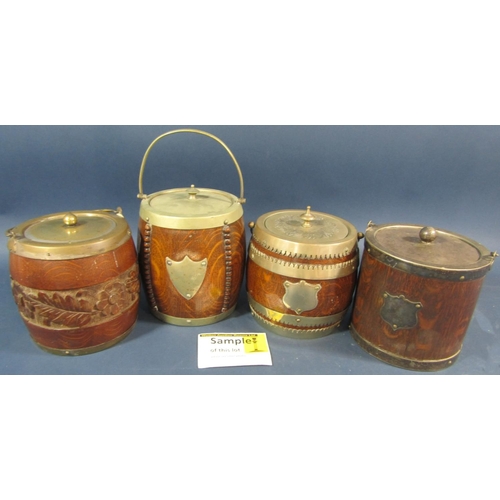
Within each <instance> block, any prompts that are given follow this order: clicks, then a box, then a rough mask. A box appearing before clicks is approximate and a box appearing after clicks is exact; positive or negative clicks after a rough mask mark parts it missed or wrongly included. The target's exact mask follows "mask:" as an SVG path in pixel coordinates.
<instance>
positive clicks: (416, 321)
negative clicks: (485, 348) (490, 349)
mask: <svg viewBox="0 0 500 500" xmlns="http://www.w3.org/2000/svg"><path fill="white" fill-rule="evenodd" d="M384 229H385V231H386V232H387V233H388V234H387V238H385V235H384ZM419 229H420V227H412V226H405V227H403V228H402V229H401V232H402V235H401V241H402V243H401V242H399V244H398V238H399V236H398V233H397V232H396V230H393V229H392V227H389V226H386V227H381V228H380V227H379V228H377V227H376V226H375V227H373V228H370V229H368V230H367V232H366V242H365V250H364V253H363V259H362V264H361V270H360V276H359V282H358V287H357V291H356V298H355V303H354V308H353V315H352V321H351V325H350V328H351V333H352V335H353V337H354V338H355V340H356V341H357V342H358V343H359V344H360V345H361V347H363V348H364V349H365V350H366V351H368V352H369V353H370V354H372V355H374V356H375V357H377V358H379V359H380V360H382V361H385V362H387V363H390V364H392V365H395V366H398V367H401V368H406V369H412V370H418V371H436V370H441V369H443V368H446V367H448V366H450V365H452V364H453V363H454V362H455V361H456V359H457V358H458V356H459V354H460V351H461V349H462V344H463V341H464V338H465V334H466V332H467V329H468V326H469V324H470V321H471V319H472V315H473V313H474V309H475V306H476V302H477V300H478V298H479V294H480V291H481V287H482V284H483V281H484V277H485V274H486V272H487V271H488V270H489V269H490V267H491V264H492V262H493V257H492V256H491V254H490V253H489V252H488V251H487V250H486V249H484V247H481V246H480V245H479V244H477V243H475V242H472V241H471V240H467V241H466V239H465V238H463V237H459V236H458V235H453V234H450V233H444V232H441V234H439V235H438V237H437V239H436V243H433V242H430V241H429V242H422V241H420V239H419V238H418V234H419V232H418V231H419ZM377 230H380V231H381V233H380V235H377ZM384 238H385V240H384ZM438 239H441V246H442V249H443V250H444V251H443V253H442V256H441V257H438V256H437V254H438V253H439V251H440V249H439V243H438ZM389 241H390V243H389V244H387V247H385V244H386V243H387V242H389ZM406 243H408V245H413V248H410V246H407V247H405V244H406ZM434 245H435V246H434ZM391 246H392V248H390V247H391ZM452 246H455V247H456V249H457V250H462V248H461V247H463V250H465V252H468V253H469V254H468V255H465V256H464V253H463V252H462V251H461V252H460V253H457V254H456V255H455V256H453V255H452V252H451V251H450V250H451V248H452ZM392 249H396V251H398V250H399V252H401V255H400V256H399V257H398V256H397V255H396V252H392V251H390V250H392ZM445 257H446V259H451V260H450V261H449V262H448V263H446V262H445V261H444V258H445ZM425 260H427V265H425V264H424V262H425ZM467 261H469V262H467Z"/></svg>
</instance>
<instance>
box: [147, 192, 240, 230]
mask: <svg viewBox="0 0 500 500" xmlns="http://www.w3.org/2000/svg"><path fill="white" fill-rule="evenodd" d="M171 191H175V190H171ZM180 191H182V190H180ZM211 191H214V190H211ZM166 192H167V191H162V192H160V193H154V194H152V195H150V196H151V197H153V196H156V195H161V194H162V193H166ZM224 194H226V195H228V194H227V193H224ZM228 196H231V197H233V199H234V203H233V204H232V205H231V207H230V209H229V210H228V211H227V212H225V213H222V214H219V215H213V216H205V217H175V216H171V215H164V214H161V213H156V212H155V211H154V210H153V209H151V207H150V205H149V202H148V200H149V198H148V199H145V200H142V202H141V205H140V207H139V217H140V218H141V219H142V220H144V221H148V223H149V224H151V225H153V226H157V227H161V228H164V229H182V230H186V231H190V230H193V229H213V228H215V227H222V226H224V225H226V224H233V223H234V222H236V221H237V220H239V219H241V217H242V216H243V207H242V205H241V203H240V202H239V201H238V199H237V198H236V196H233V195H228Z"/></svg>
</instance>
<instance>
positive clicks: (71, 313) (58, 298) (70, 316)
mask: <svg viewBox="0 0 500 500" xmlns="http://www.w3.org/2000/svg"><path fill="white" fill-rule="evenodd" d="M27 298H28V299H29V300H30V301H31V302H32V304H33V305H34V307H35V308H36V312H37V313H38V314H39V315H40V316H43V317H44V318H46V319H48V320H50V321H51V322H53V323H56V324H58V325H63V326H67V327H78V326H85V325H87V324H88V323H90V321H91V319H92V314H91V312H89V311H88V306H87V304H85V306H84V308H82V307H81V305H80V303H79V301H77V300H75V299H74V298H73V297H71V296H69V295H67V296H65V297H63V296H62V295H59V294H57V293H54V294H53V295H52V296H49V295H47V294H45V293H43V292H39V293H38V295H37V296H36V297H34V296H32V295H30V296H28V297H27ZM84 302H85V301H84ZM82 309H83V310H82Z"/></svg>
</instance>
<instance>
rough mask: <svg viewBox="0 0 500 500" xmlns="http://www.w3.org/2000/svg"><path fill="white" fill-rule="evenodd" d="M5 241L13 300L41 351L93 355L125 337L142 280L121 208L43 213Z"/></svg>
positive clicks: (134, 315)
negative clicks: (44, 214)
mask: <svg viewBox="0 0 500 500" xmlns="http://www.w3.org/2000/svg"><path fill="white" fill-rule="evenodd" d="M7 236H8V237H9V242H8V248H9V251H10V275H11V284H12V293H13V295H14V300H15V302H16V304H17V306H18V309H19V313H20V315H21V317H22V319H23V321H24V323H25V324H26V326H27V328H28V330H29V332H30V335H31V337H32V339H33V340H34V342H35V343H36V344H37V345H38V346H39V347H41V348H42V349H44V350H46V351H48V352H51V353H53V354H61V355H80V354H90V353H93V352H96V351H100V350H103V349H106V348H108V347H111V346H113V345H115V344H116V343H118V342H119V341H120V340H122V339H123V338H125V337H126V336H127V335H128V334H129V333H130V331H131V330H132V328H133V327H134V325H135V322H136V320H137V315H138V311H139V290H140V281H139V268H138V263H137V252H136V248H135V245H134V242H133V239H132V236H131V233H130V229H129V226H128V224H127V221H126V220H125V219H124V217H123V216H122V214H121V209H118V210H117V211H112V210H98V211H87V212H86V211H75V212H70V213H57V214H51V215H46V216H43V217H40V218H37V219H32V220H29V221H27V222H25V223H23V224H20V225H19V226H17V227H15V228H13V229H10V230H9V231H7Z"/></svg>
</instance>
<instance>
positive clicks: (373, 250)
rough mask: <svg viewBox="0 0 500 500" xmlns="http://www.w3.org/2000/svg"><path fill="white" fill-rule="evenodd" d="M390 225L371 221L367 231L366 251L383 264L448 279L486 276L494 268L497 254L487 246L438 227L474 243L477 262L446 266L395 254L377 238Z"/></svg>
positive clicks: (407, 271) (470, 243)
mask: <svg viewBox="0 0 500 500" xmlns="http://www.w3.org/2000/svg"><path fill="white" fill-rule="evenodd" d="M390 226H391V225H390V224H387V225H381V226H377V225H375V224H373V223H372V222H370V223H369V224H368V228H367V229H366V232H365V251H366V252H367V253H369V254H370V255H371V256H372V257H373V258H374V259H376V260H378V261H379V262H382V264H385V265H387V266H390V267H391V268H394V269H398V270H400V271H403V272H405V273H409V274H415V275H417V276H422V277H424V278H435V279H442V280H447V281H472V280H476V279H479V278H482V277H483V276H485V275H486V273H487V272H488V271H490V269H491V268H492V266H493V263H494V262H495V257H496V256H497V254H496V253H495V252H490V251H489V250H488V249H487V248H486V247H484V246H483V245H481V244H479V243H478V242H476V241H474V240H471V239H470V238H466V237H465V236H462V235H459V234H458V233H453V232H451V231H442V230H440V229H436V231H438V232H439V231H442V232H443V233H446V234H449V235H453V236H455V237H456V238H459V239H461V240H462V241H465V242H466V243H468V244H469V245H472V246H473V247H474V248H475V249H476V251H477V252H478V253H479V254H480V258H479V260H478V261H477V262H476V263H472V264H470V265H463V266H457V267H456V268H454V267H452V266H448V267H446V266H438V265H426V264H424V263H416V262H411V261H410V259H404V258H402V257H399V256H397V255H395V254H394V252H392V253H391V252H389V251H385V250H384V249H383V248H381V247H380V246H379V245H378V242H377V240H376V238H375V234H376V232H377V231H378V230H381V229H384V228H385V227H390ZM407 226H408V227H412V228H419V227H421V226H414V225H411V224H409V225H407Z"/></svg>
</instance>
